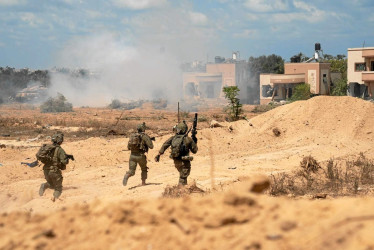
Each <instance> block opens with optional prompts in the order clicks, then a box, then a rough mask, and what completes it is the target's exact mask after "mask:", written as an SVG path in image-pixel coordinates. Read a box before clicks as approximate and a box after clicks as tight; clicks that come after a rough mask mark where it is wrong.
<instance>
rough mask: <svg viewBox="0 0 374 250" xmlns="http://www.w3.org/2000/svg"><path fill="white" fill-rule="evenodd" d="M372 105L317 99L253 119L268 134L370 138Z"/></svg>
mask: <svg viewBox="0 0 374 250" xmlns="http://www.w3.org/2000/svg"><path fill="white" fill-rule="evenodd" d="M373 114H374V104H373V103H371V102H368V101H364V100H362V99H359V98H354V97H348V96H344V97H340V96H339V97H334V96H317V97H314V98H312V99H309V100H307V101H297V102H294V103H291V104H288V105H284V106H281V107H278V108H276V109H274V110H271V111H269V112H267V113H265V114H263V115H260V116H257V117H255V118H253V120H252V122H253V124H254V125H255V126H256V125H257V127H261V129H260V130H258V131H257V132H265V133H269V130H270V129H273V128H274V127H277V128H278V129H280V130H281V131H285V132H286V134H289V135H291V136H295V137H296V136H300V135H301V136H308V134H309V132H310V131H313V132H314V134H315V135H319V136H325V137H324V138H331V137H334V138H339V137H340V138H342V137H343V138H347V139H351V138H361V139H365V138H368V137H369V136H368V133H369V134H371V135H370V136H371V138H372V136H373V135H372V130H373V129H372V124H373V123H374V115H373Z"/></svg>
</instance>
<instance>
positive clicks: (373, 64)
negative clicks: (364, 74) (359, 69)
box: [370, 61, 374, 71]
mask: <svg viewBox="0 0 374 250" xmlns="http://www.w3.org/2000/svg"><path fill="white" fill-rule="evenodd" d="M370 71H374V61H371V66H370Z"/></svg>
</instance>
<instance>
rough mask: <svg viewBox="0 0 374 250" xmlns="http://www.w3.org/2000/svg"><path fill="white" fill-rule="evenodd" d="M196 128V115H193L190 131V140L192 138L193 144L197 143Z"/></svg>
mask: <svg viewBox="0 0 374 250" xmlns="http://www.w3.org/2000/svg"><path fill="white" fill-rule="evenodd" d="M196 127H197V113H195V118H194V119H193V124H192V131H191V138H192V140H193V141H194V142H195V143H197V137H196V134H197V131H196Z"/></svg>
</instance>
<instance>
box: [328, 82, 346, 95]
mask: <svg viewBox="0 0 374 250" xmlns="http://www.w3.org/2000/svg"><path fill="white" fill-rule="evenodd" d="M347 88H348V85H347V79H344V78H342V79H339V80H338V81H336V82H335V83H334V85H333V86H332V88H331V95H334V96H345V95H347Z"/></svg>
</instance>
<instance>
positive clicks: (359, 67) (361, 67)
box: [355, 63, 366, 71]
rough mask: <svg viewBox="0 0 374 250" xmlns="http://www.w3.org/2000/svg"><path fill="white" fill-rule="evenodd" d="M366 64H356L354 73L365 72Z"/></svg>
mask: <svg viewBox="0 0 374 250" xmlns="http://www.w3.org/2000/svg"><path fill="white" fill-rule="evenodd" d="M365 70H366V64H365V63H356V64H355V71H365Z"/></svg>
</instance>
